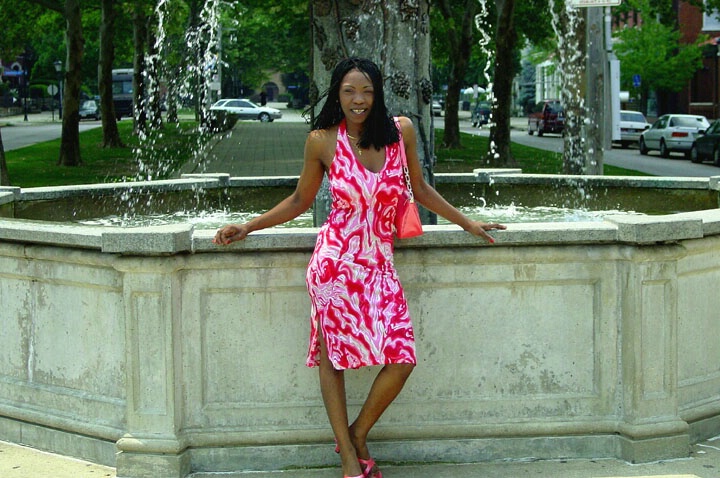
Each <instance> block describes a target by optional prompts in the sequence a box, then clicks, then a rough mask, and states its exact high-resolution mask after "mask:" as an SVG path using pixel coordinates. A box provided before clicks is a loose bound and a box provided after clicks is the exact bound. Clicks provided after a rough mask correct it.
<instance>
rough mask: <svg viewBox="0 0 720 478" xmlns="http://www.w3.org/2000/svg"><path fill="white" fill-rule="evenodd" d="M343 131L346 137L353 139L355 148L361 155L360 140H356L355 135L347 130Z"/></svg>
mask: <svg viewBox="0 0 720 478" xmlns="http://www.w3.org/2000/svg"><path fill="white" fill-rule="evenodd" d="M345 133H346V134H347V137H348V138H350V139H351V140H353V141H355V148H356V149H357V152H358V156H362V149H360V141H358V139H357V138H356V137H355V136H353V135H351V134H350V133H348V132H347V131H346V132H345Z"/></svg>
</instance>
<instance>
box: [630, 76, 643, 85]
mask: <svg viewBox="0 0 720 478" xmlns="http://www.w3.org/2000/svg"><path fill="white" fill-rule="evenodd" d="M632 78H633V86H634V87H635V88H639V87H640V84H641V83H642V81H641V78H640V75H633V77H632Z"/></svg>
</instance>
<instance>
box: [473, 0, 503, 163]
mask: <svg viewBox="0 0 720 478" xmlns="http://www.w3.org/2000/svg"><path fill="white" fill-rule="evenodd" d="M478 1H479V2H480V13H478V14H477V15H475V27H476V28H477V29H478V31H479V32H480V41H479V42H478V44H479V45H480V51H482V52H483V54H484V55H485V58H486V60H485V67H484V68H483V70H482V77H483V78H484V79H485V84H486V85H487V86H486V88H485V91H486V95H487V100H488V102H489V103H490V105H492V106H493V107H491V108H490V118H489V119H488V126H492V123H493V118H492V111H493V109H494V105H495V97H494V95H493V81H492V78H491V77H490V68H491V67H492V66H493V65H494V64H495V61H494V60H495V52H494V51H492V50H490V48H489V46H488V45H489V44H490V41H491V40H492V38H491V36H490V33H489V32H490V31H492V29H491V27H490V22H489V21H488V17H489V15H490V11H489V9H488V6H487V0H478ZM489 151H490V155H492V156H493V157H495V158H496V159H497V158H498V156H499V153H498V151H497V145H496V144H495V142H494V141H491V142H490V146H489Z"/></svg>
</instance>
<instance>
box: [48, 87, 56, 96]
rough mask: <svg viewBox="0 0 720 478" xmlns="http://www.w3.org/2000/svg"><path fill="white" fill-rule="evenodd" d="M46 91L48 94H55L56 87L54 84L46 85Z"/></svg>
mask: <svg viewBox="0 0 720 478" xmlns="http://www.w3.org/2000/svg"><path fill="white" fill-rule="evenodd" d="M47 92H48V94H49V95H50V96H55V95H56V94H57V92H58V87H57V86H56V85H48V87H47Z"/></svg>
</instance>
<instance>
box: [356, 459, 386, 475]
mask: <svg viewBox="0 0 720 478" xmlns="http://www.w3.org/2000/svg"><path fill="white" fill-rule="evenodd" d="M358 461H359V462H360V466H362V469H363V476H364V477H365V478H382V472H381V471H380V469H379V468H378V467H377V464H376V463H375V460H373V459H372V458H368V459H367V460H364V459H362V458H358Z"/></svg>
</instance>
